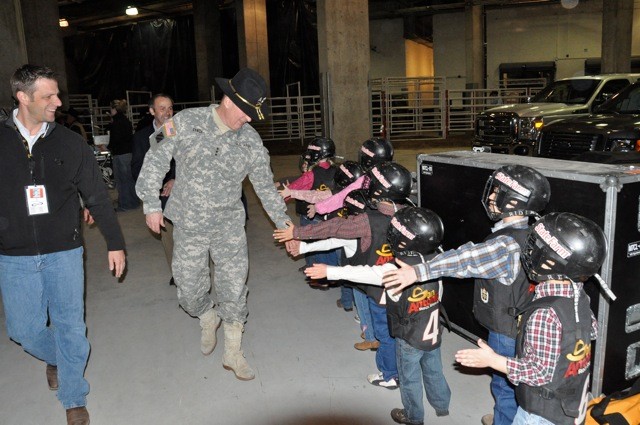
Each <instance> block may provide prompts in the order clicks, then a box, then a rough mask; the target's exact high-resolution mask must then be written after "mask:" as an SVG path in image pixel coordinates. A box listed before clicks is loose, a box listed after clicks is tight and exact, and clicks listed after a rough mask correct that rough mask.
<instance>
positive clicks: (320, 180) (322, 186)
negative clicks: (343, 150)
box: [296, 165, 336, 215]
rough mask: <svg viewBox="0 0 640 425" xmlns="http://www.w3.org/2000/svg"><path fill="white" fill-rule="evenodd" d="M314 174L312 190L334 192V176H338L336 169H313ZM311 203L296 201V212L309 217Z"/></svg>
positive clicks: (333, 167) (332, 167) (318, 167)
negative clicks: (308, 210)
mask: <svg viewBox="0 0 640 425" xmlns="http://www.w3.org/2000/svg"><path fill="white" fill-rule="evenodd" d="M311 172H312V173H313V185H312V186H311V189H310V190H333V184H334V183H333V176H335V174H336V167H335V166H333V165H332V166H330V167H329V168H327V169H325V168H322V167H320V166H316V167H313V168H312V169H311ZM308 206H309V203H308V202H306V201H302V200H300V199H296V212H297V213H298V214H300V215H307V207H308Z"/></svg>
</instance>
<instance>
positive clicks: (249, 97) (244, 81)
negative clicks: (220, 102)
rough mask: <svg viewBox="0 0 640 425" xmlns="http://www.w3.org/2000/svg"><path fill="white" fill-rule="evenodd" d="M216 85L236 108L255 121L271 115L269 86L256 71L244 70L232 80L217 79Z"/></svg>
mask: <svg viewBox="0 0 640 425" xmlns="http://www.w3.org/2000/svg"><path fill="white" fill-rule="evenodd" d="M216 83H218V86H220V89H221V90H222V91H223V92H224V94H226V95H227V96H228V97H229V99H231V100H232V101H233V103H235V104H236V106H237V107H238V108H240V109H242V111H243V112H244V113H245V114H247V115H248V116H249V117H251V119H252V120H254V121H264V119H265V118H266V117H267V116H268V115H269V112H270V111H269V105H267V103H266V101H267V84H266V83H265V82H264V79H263V78H262V77H261V76H260V74H258V73H257V72H256V71H254V70H253V69H250V68H243V69H241V70H240V71H238V73H237V74H236V75H235V76H234V77H233V78H232V79H227V78H216Z"/></svg>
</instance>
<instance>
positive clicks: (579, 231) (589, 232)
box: [522, 213, 607, 282]
mask: <svg viewBox="0 0 640 425" xmlns="http://www.w3.org/2000/svg"><path fill="white" fill-rule="evenodd" d="M606 255H607V241H606V238H605V236H604V233H603V232H602V229H600V227H599V226H598V225H597V224H595V223H594V222H593V221H591V220H589V219H587V218H585V217H582V216H579V215H577V214H572V213H550V214H547V215H545V216H544V217H542V218H541V219H540V220H538V221H537V222H536V223H535V224H534V225H533V226H532V228H531V231H530V232H529V237H528V238H527V243H526V245H525V248H524V250H523V252H522V264H523V267H524V269H525V271H526V272H527V274H528V276H529V278H530V279H531V280H533V281H536V282H542V281H546V280H567V279H569V280H572V281H584V280H586V279H588V278H589V277H591V276H593V275H595V274H596V273H597V272H598V270H599V269H600V267H601V266H602V263H603V262H604V259H605V257H606Z"/></svg>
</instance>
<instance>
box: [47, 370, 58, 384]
mask: <svg viewBox="0 0 640 425" xmlns="http://www.w3.org/2000/svg"><path fill="white" fill-rule="evenodd" d="M47 384H48V385H49V389H50V390H51V391H55V390H57V389H58V367H57V366H52V365H50V364H48V365H47Z"/></svg>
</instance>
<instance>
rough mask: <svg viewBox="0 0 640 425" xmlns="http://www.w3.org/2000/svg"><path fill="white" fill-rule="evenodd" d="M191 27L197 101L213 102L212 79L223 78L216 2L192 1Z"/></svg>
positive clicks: (207, 0)
mask: <svg viewBox="0 0 640 425" xmlns="http://www.w3.org/2000/svg"><path fill="white" fill-rule="evenodd" d="M193 26H194V33H195V43H196V68H197V73H198V99H199V100H213V99H211V86H212V84H213V82H214V81H215V80H214V78H215V77H221V76H223V71H222V42H221V41H220V9H219V8H218V4H217V2H212V1H210V0H194V2H193ZM219 95H220V94H219Z"/></svg>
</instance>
